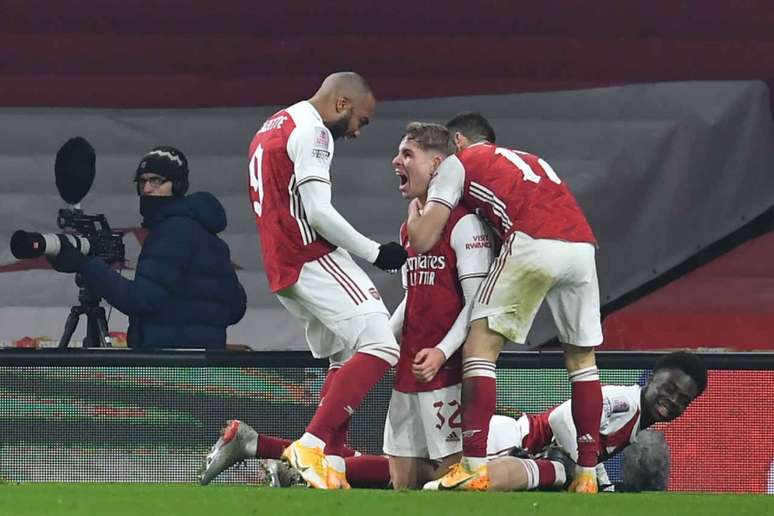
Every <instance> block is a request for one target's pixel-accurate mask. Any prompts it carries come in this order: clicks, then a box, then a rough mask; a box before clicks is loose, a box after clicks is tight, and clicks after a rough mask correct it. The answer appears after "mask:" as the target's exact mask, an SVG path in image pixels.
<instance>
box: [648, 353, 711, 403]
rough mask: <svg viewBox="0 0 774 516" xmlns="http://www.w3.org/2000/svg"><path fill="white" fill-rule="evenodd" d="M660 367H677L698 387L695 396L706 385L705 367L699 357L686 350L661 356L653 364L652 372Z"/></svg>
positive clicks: (702, 390)
mask: <svg viewBox="0 0 774 516" xmlns="http://www.w3.org/2000/svg"><path fill="white" fill-rule="evenodd" d="M660 369H679V370H681V371H682V372H684V373H685V374H687V375H688V376H690V377H691V379H692V380H693V381H694V383H696V387H698V388H699V392H697V393H696V396H699V395H700V394H701V393H702V392H704V389H705V388H706V387H707V368H706V367H705V366H704V364H703V363H702V361H701V359H700V358H699V357H698V356H697V355H695V354H693V353H689V352H687V351H675V352H674V353H669V354H668V355H664V356H663V357H661V358H660V359H659V360H658V362H656V365H655V366H653V372H654V373H655V372H656V371H658V370H660Z"/></svg>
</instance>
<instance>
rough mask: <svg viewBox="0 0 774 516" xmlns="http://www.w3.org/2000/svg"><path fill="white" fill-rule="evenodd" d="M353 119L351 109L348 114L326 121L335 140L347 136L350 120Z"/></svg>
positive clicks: (326, 125)
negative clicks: (332, 120)
mask: <svg viewBox="0 0 774 516" xmlns="http://www.w3.org/2000/svg"><path fill="white" fill-rule="evenodd" d="M350 120H352V110H351V109H350V110H349V111H348V112H347V113H346V114H344V115H342V117H341V118H339V119H338V120H336V121H334V122H325V127H327V128H328V130H329V131H330V132H331V136H333V139H334V140H338V139H339V138H341V137H342V136H347V132H348V131H349V122H350Z"/></svg>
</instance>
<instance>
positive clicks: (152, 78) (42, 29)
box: [0, 0, 774, 107]
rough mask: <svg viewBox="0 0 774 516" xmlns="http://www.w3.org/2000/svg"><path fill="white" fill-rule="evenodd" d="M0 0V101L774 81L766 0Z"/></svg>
mask: <svg viewBox="0 0 774 516" xmlns="http://www.w3.org/2000/svg"><path fill="white" fill-rule="evenodd" d="M78 7H79V8H73V6H72V4H70V3H68V2H48V1H43V0H27V1H20V0H15V1H7V2H3V6H2V8H0V48H2V49H3V50H2V59H1V60H0V70H2V75H3V80H2V81H0V105H2V106H75V107H89V106H91V107H199V106H255V105H267V104H280V103H285V102H290V101H293V100H296V99H298V98H300V97H303V96H305V95H308V94H309V91H310V90H311V89H312V88H314V87H315V86H316V85H317V84H318V83H319V79H320V77H321V76H324V75H325V74H327V73H329V72H331V71H334V70H340V69H354V70H357V71H360V72H361V73H363V74H364V75H366V76H367V77H368V78H369V80H370V81H371V82H372V84H373V86H374V88H375V90H376V92H377V94H378V96H379V97H380V98H382V99H404V98H423V97H439V96H450V95H468V94H485V93H506V92H507V93H514V92H521V91H537V90H562V89H570V88H584V87H590V86H600V85H611V84H621V83H631V82H655V81H670V80H718V79H724V80H725V79H763V80H766V81H767V82H769V84H774V68H772V67H771V65H770V63H771V62H772V61H774V32H772V31H771V27H772V26H774V10H772V9H771V4H770V2H768V1H766V0H747V1H744V2H736V3H733V4H730V3H724V2H705V1H702V0H685V1H681V2H675V1H673V0H653V1H650V2H619V1H616V0H599V1H597V2H591V3H589V2H577V1H574V0H567V1H563V2H516V3H512V2H502V1H499V0H481V1H479V2H476V3H475V5H473V4H470V3H469V2H454V1H453V2H439V1H430V2H423V3H421V5H420V4H413V5H412V6H411V8H410V9H405V8H400V6H399V5H398V6H396V5H395V4H393V3H391V2H362V1H358V0H340V1H338V2H311V1H300V2H275V3H266V2H258V3H256V2H248V1H246V0H231V1H227V2H218V3H213V2H210V1H206V0H167V1H164V2H140V1H125V0H121V1H119V0H101V1H100V2H88V3H83V4H78Z"/></svg>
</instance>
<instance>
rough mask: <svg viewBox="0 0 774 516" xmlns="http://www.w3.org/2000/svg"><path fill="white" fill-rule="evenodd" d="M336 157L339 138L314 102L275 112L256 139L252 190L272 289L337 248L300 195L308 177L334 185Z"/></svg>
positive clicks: (252, 152)
mask: <svg viewBox="0 0 774 516" xmlns="http://www.w3.org/2000/svg"><path fill="white" fill-rule="evenodd" d="M332 158H333V138H332V136H331V134H330V132H329V131H328V129H327V128H326V127H325V126H324V125H323V122H322V119H321V118H320V115H319V114H318V113H317V111H316V110H315V109H314V107H312V105H311V104H309V103H308V102H299V103H298V104H294V105H293V106H291V107H289V108H287V109H285V110H282V111H279V112H277V113H275V114H273V115H272V116H271V117H269V118H268V119H267V120H266V122H264V124H263V126H262V127H261V128H260V129H259V130H258V132H257V133H256V134H255V136H254V137H253V141H252V142H251V143H250V151H249V159H250V165H249V177H248V179H249V187H248V192H249V195H250V202H251V204H252V207H253V212H254V213H255V222H256V225H257V226H258V230H259V232H260V235H261V251H262V254H263V263H264V268H265V269H266V275H267V277H268V279H269V287H270V288H271V290H272V292H277V291H279V290H282V289H284V288H287V287H289V286H291V285H293V284H294V283H295V282H296V281H297V280H298V276H299V274H300V272H301V267H303V265H304V264H305V263H306V262H310V261H313V260H316V259H318V258H320V257H321V256H323V255H325V254H328V253H329V252H330V251H332V250H333V249H335V247H334V246H333V245H331V244H330V243H329V242H327V241H326V240H325V239H323V238H322V237H321V236H319V235H318V234H317V232H316V231H315V230H314V229H313V228H312V226H310V225H309V222H308V221H307V219H306V214H305V213H304V209H303V205H302V203H301V197H300V195H299V193H298V187H299V185H300V184H302V183H304V182H306V181H324V182H327V183H330V162H331V160H332Z"/></svg>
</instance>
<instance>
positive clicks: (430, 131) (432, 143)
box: [403, 122, 457, 156]
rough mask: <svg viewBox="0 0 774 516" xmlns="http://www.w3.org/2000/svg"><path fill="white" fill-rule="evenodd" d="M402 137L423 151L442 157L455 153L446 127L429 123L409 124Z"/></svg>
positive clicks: (452, 141)
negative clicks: (437, 153) (438, 154)
mask: <svg viewBox="0 0 774 516" xmlns="http://www.w3.org/2000/svg"><path fill="white" fill-rule="evenodd" d="M403 137H404V138H405V139H406V140H408V141H412V142H414V143H416V144H417V145H418V146H419V148H420V149H422V150H424V151H428V150H429V151H435V152H439V153H441V154H443V155H444V156H451V155H452V154H454V153H455V152H457V148H456V147H455V146H454V138H452V135H451V133H450V132H449V130H448V129H446V127H444V126H442V125H441V124H434V123H430V122H411V123H409V124H408V125H407V126H406V131H405V133H404V135H403Z"/></svg>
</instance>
